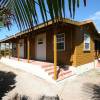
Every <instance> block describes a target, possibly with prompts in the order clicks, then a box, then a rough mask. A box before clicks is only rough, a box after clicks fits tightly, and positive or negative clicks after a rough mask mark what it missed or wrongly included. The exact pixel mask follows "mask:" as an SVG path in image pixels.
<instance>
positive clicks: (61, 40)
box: [57, 33, 65, 51]
mask: <svg viewBox="0 0 100 100" xmlns="http://www.w3.org/2000/svg"><path fill="white" fill-rule="evenodd" d="M64 49H65V34H64V33H59V34H57V50H58V51H62V50H64Z"/></svg>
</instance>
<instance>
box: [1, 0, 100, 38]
mask: <svg viewBox="0 0 100 100" xmlns="http://www.w3.org/2000/svg"><path fill="white" fill-rule="evenodd" d="M80 1H81V3H80V7H79V8H77V9H76V14H75V18H74V20H77V21H83V20H86V19H92V20H93V22H94V23H95V25H96V27H97V30H98V31H100V0H87V6H86V7H84V6H83V3H82V0H80ZM65 7H66V9H67V10H66V11H67V12H68V13H67V14H66V16H67V17H68V18H70V15H69V11H68V6H67V4H66V5H65ZM40 22H41V17H40ZM17 32H19V30H18V28H17V26H16V24H13V25H12V27H11V28H10V30H8V29H7V28H2V29H1V30H0V39H3V38H5V37H6V36H10V35H12V34H15V33H17Z"/></svg>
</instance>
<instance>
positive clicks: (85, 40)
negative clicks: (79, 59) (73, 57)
mask: <svg viewBox="0 0 100 100" xmlns="http://www.w3.org/2000/svg"><path fill="white" fill-rule="evenodd" d="M86 35H88V39H85V38H86ZM90 42H91V41H90V34H89V33H88V34H86V33H84V49H83V51H90ZM86 43H89V48H88V49H86V48H85V47H86V46H85V44H86Z"/></svg>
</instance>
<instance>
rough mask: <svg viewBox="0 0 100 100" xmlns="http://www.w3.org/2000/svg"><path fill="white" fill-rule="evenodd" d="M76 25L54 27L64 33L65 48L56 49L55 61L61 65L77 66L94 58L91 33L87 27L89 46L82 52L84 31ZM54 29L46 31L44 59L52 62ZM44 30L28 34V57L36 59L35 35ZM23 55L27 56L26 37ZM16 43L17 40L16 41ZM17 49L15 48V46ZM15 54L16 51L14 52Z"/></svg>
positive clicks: (58, 31)
mask: <svg viewBox="0 0 100 100" xmlns="http://www.w3.org/2000/svg"><path fill="white" fill-rule="evenodd" d="M75 28H76V26H71V25H67V26H66V27H65V26H61V27H58V28H57V29H56V32H57V33H65V50H64V51H57V61H58V64H61V65H72V66H79V65H82V64H86V63H89V62H92V61H93V60H94V41H93V35H94V34H93V33H92V31H91V30H90V29H89V30H88V32H89V33H90V36H91V47H90V49H91V50H90V51H89V52H84V51H83V48H84V33H82V32H80V31H79V30H75ZM54 31H55V30H53V29H52V28H51V29H50V28H49V29H48V30H47V31H46V61H49V62H53V61H54V60H53V59H54V52H53V35H54ZM44 32H45V30H44V31H42V32H39V33H37V34H34V35H33V34H32V35H31V36H30V59H36V57H35V49H36V44H35V40H36V36H37V35H38V34H43V33H44ZM24 40H25V42H24V50H25V51H24V52H25V53H24V55H25V56H24V57H25V58H27V37H25V38H24ZM16 43H17V42H16ZM16 50H17V48H16ZM15 53H16V54H15V55H17V51H16V52H15Z"/></svg>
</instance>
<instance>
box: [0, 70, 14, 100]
mask: <svg viewBox="0 0 100 100" xmlns="http://www.w3.org/2000/svg"><path fill="white" fill-rule="evenodd" d="M15 77H16V75H15V74H14V73H13V72H4V71H0V100H2V97H3V96H5V93H8V92H9V91H11V90H12V89H13V88H14V87H15V85H14V84H15V83H16V81H15Z"/></svg>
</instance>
